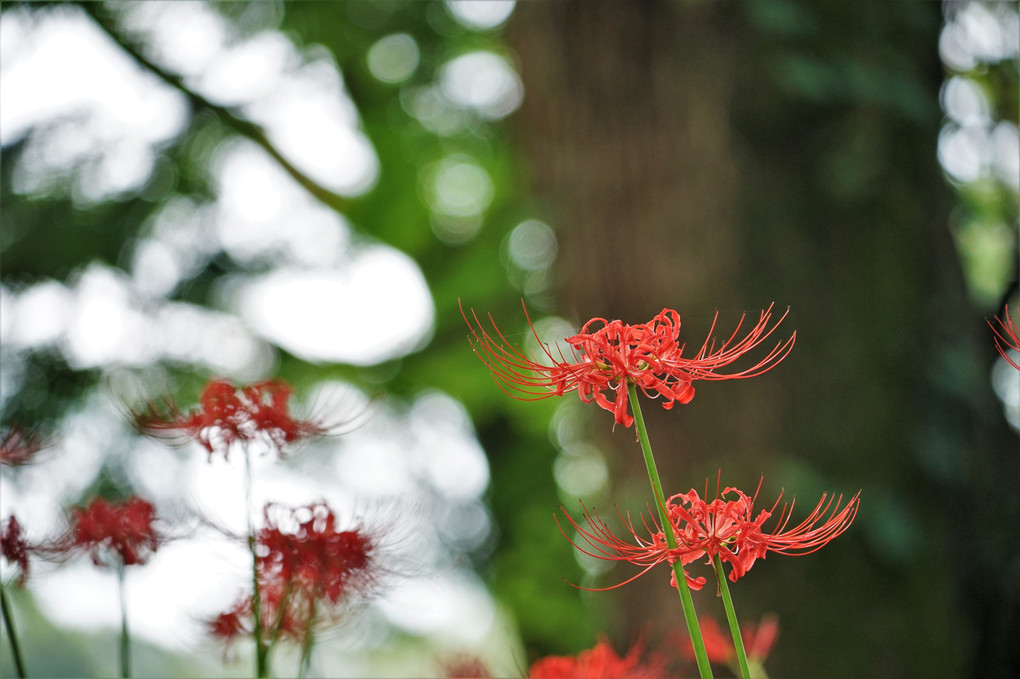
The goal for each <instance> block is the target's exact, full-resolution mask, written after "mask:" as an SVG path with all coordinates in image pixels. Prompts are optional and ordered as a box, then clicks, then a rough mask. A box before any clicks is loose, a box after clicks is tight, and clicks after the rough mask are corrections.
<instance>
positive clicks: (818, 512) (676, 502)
mask: <svg viewBox="0 0 1020 679" xmlns="http://www.w3.org/2000/svg"><path fill="white" fill-rule="evenodd" d="M759 487H760V484H759ZM827 497H828V500H827V499H826V498H827ZM756 498H757V493H756V494H755V498H750V497H748V496H747V495H746V494H745V493H743V492H742V491H740V490H738V489H736V488H726V489H725V490H724V491H723V492H722V494H721V495H720V496H718V497H716V499H715V500H713V501H711V502H705V501H704V500H702V499H701V497H700V496H699V495H698V492H697V491H695V490H691V491H690V492H689V493H680V494H677V495H674V496H672V497H671V498H669V500H668V501H667V503H666V508H667V511H668V514H669V520H670V524H671V528H672V530H673V535H674V536H675V537H676V542H677V548H676V549H675V550H671V549H669V548H668V547H667V546H666V540H665V535H664V534H663V532H662V530H661V529H660V528H659V526H658V524H657V523H656V522H655V521H654V519H653V520H651V526H649V522H648V521H645V522H644V528H645V531H646V532H647V533H648V534H649V537H648V538H642V537H641V536H639V535H638V532H637V530H636V529H635V527H634V525H633V523H632V522H631V521H630V520H629V519H626V520H624V524H625V525H626V527H627V529H628V531H629V532H630V534H631V537H632V538H633V540H634V542H630V541H628V540H623V539H620V538H618V537H616V536H615V535H614V534H613V533H612V532H611V531H610V530H609V528H608V527H607V526H606V524H605V523H604V522H603V521H602V520H601V519H599V517H598V515H596V514H594V513H592V512H589V511H588V510H587V509H585V518H586V523H587V527H584V526H581V525H580V524H578V523H577V522H576V521H574V519H573V518H572V517H571V516H570V515H569V514H567V513H566V512H564V516H565V517H566V519H567V521H568V522H569V523H570V525H571V526H572V527H573V528H574V529H575V530H576V531H577V535H578V536H579V538H580V539H581V540H582V541H583V542H585V543H587V547H582V546H580V545H578V544H577V542H576V541H574V540H573V539H571V543H572V544H574V546H575V547H577V548H578V549H579V550H581V551H582V552H584V553H585V554H587V555H589V556H592V557H594V558H597V559H604V560H608V561H627V562H630V563H632V564H634V565H636V566H641V567H642V568H643V570H642V571H641V572H640V573H638V574H637V575H635V576H633V577H631V578H629V579H627V580H625V581H623V582H621V583H619V584H617V585H613V586H611V587H607V588H605V589H614V588H615V587H619V586H621V585H624V584H627V583H628V582H630V581H631V580H634V579H635V578H637V577H639V576H641V575H644V574H645V573H646V572H648V571H649V570H651V568H652V567H653V566H655V565H657V564H659V563H662V562H666V563H669V564H670V565H672V564H674V563H675V562H676V561H677V560H679V561H680V562H681V563H682V564H684V565H686V564H689V563H691V562H693V561H696V560H698V559H700V558H702V557H707V559H708V562H709V563H711V562H712V560H713V558H714V557H715V556H717V555H718V556H719V558H720V560H721V561H722V562H724V563H728V564H729V565H730V574H729V578H730V580H732V581H733V582H736V581H737V580H738V579H739V578H740V577H741V576H743V575H744V574H745V573H746V572H747V571H748V570H749V569H750V568H751V566H752V565H753V564H754V562H755V560H757V559H759V558H761V559H764V558H765V556H766V555H767V553H768V552H776V553H779V554H791V555H798V554H810V553H811V552H814V551H817V550H818V549H821V548H822V547H823V546H825V545H826V544H827V543H828V542H829V541H830V540H832V539H834V538H835V537H837V536H838V535H840V534H841V533H843V531H845V530H846V529H847V528H849V527H850V524H851V523H853V520H854V517H856V515H857V508H858V506H859V504H860V492H858V493H857V494H856V495H854V496H853V497H852V498H851V499H850V501H849V502H848V503H847V504H846V505H845V506H843V507H842V509H841V508H840V506H841V505H842V503H843V496H842V495H840V496H839V497H838V498H835V499H833V498H832V497H831V496H826V495H824V494H823V495H822V498H821V500H819V502H818V504H817V505H816V506H815V508H814V510H813V511H812V512H811V513H810V514H809V515H808V516H807V518H805V519H804V520H803V521H802V522H801V523H799V524H797V525H796V526H793V527H788V526H789V523H790V517H791V516H792V512H793V507H794V504H795V502H793V503H790V504H789V505H785V504H784V505H783V507H782V510H781V511H780V513H779V517H778V519H777V522H776V525H775V527H773V528H772V530H771V531H765V530H763V526H764V524H765V522H766V521H767V520H768V519H769V518H770V517H771V516H772V515H773V514H774V513H775V511H776V508H777V507H778V506H779V502H780V500H781V499H782V495H780V498H779V499H777V500H776V502H775V504H774V505H773V506H772V508H771V509H770V510H764V509H763V510H761V511H760V512H759V513H758V515H757V516H755V515H754V500H755V499H756ZM826 515H828V518H825V517H826ZM621 518H622V516H621ZM568 539H570V538H569V537H568ZM704 583H705V578H691V577H690V576H689V575H688V576H687V584H688V585H689V586H690V587H691V588H692V589H701V587H702V586H703V585H704ZM671 584H672V585H673V586H674V587H676V578H675V575H674V576H671Z"/></svg>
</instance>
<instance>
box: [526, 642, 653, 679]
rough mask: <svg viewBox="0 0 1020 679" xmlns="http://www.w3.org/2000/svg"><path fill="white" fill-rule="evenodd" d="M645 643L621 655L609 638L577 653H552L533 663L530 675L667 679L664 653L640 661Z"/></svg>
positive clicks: (558, 678)
mask: <svg viewBox="0 0 1020 679" xmlns="http://www.w3.org/2000/svg"><path fill="white" fill-rule="evenodd" d="M641 651H642V645H641V644H634V646H632V647H631V649H630V650H629V651H628V652H627V655H625V656H624V657H622V658H621V657H620V656H618V655H617V654H616V652H615V651H613V648H612V647H611V646H610V645H609V643H608V642H607V641H606V640H605V639H599V642H598V643H597V644H595V647H594V648H591V649H589V650H587V651H582V652H581V653H580V654H578V655H577V656H549V657H547V658H542V659H541V660H538V661H536V662H535V663H534V664H533V665H532V666H531V671H530V672H529V674H528V676H529V677H530V679H665V677H666V667H665V662H664V661H663V659H662V658H661V657H658V656H656V657H654V658H653V659H652V660H651V661H649V662H648V663H646V664H642V663H641V661H640V656H641Z"/></svg>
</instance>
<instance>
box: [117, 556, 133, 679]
mask: <svg viewBox="0 0 1020 679" xmlns="http://www.w3.org/2000/svg"><path fill="white" fill-rule="evenodd" d="M124 570H125V569H124V563H123V562H121V563H119V564H117V587H118V589H119V590H120V676H121V677H122V678H123V679H127V678H128V677H130V676H131V635H130V633H129V632H128V615H127V591H126V589H127V588H126V587H125V584H124V583H125V577H124Z"/></svg>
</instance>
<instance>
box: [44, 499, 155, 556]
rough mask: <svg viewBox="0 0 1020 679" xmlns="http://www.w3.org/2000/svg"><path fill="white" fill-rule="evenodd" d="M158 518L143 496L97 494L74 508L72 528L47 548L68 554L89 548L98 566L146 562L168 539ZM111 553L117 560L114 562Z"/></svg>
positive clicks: (88, 551)
mask: <svg viewBox="0 0 1020 679" xmlns="http://www.w3.org/2000/svg"><path fill="white" fill-rule="evenodd" d="M155 522H156V510H155V508H154V507H153V506H152V504H150V503H149V502H148V501H146V500H143V499H142V498H140V497H131V498H128V499H127V500H125V501H124V502H121V503H113V502H107V501H106V500H104V499H103V498H96V499H95V500H93V501H92V502H91V503H89V505H88V506H86V507H75V508H73V509H72V510H71V527H70V529H69V531H68V532H67V534H65V535H64V536H63V537H61V538H58V539H57V540H56V541H55V542H54V543H53V544H51V545H49V546H48V547H47V551H49V552H51V553H54V554H58V555H64V556H68V555H71V554H74V553H76V552H85V553H87V554H88V555H89V557H90V558H91V559H92V563H94V564H95V565H97V566H111V565H114V564H116V563H120V564H123V565H124V566H134V565H142V564H144V563H145V562H146V561H148V559H149V557H150V556H151V555H152V553H153V552H155V551H156V550H157V549H159V546H160V545H161V544H163V542H164V541H165V539H166V538H165V537H164V536H163V535H162V534H161V533H160V532H159V531H158V530H157V529H156V526H155V525H154V524H155ZM111 556H115V557H116V561H112V562H111V559H110V557H111Z"/></svg>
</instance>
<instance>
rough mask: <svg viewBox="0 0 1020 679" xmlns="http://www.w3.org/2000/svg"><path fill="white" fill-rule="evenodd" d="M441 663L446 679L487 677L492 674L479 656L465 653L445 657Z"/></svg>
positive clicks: (478, 678)
mask: <svg viewBox="0 0 1020 679" xmlns="http://www.w3.org/2000/svg"><path fill="white" fill-rule="evenodd" d="M441 665H442V672H443V676H444V677H447V679H489V677H491V676H492V674H491V673H490V672H489V668H488V667H487V666H486V664H485V662H483V661H482V659H481V658H478V657H476V656H473V655H470V654H467V653H460V654H457V655H455V656H452V657H449V658H446V659H445V660H444V661H443V662H442V663H441Z"/></svg>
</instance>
